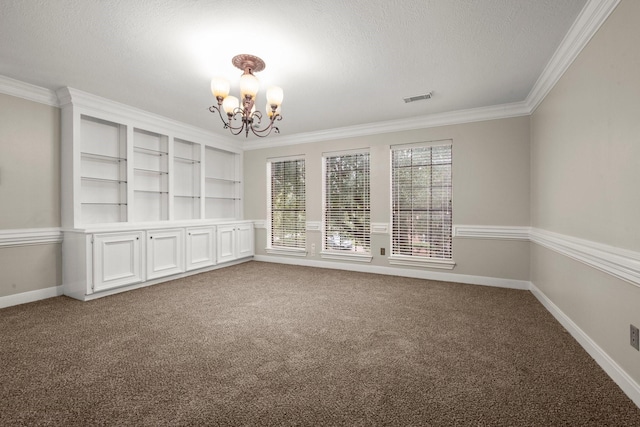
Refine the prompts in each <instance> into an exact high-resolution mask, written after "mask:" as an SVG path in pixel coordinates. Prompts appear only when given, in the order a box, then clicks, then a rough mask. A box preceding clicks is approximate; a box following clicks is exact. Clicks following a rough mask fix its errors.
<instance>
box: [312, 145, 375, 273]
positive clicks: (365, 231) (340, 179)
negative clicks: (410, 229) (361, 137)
mask: <svg viewBox="0 0 640 427" xmlns="http://www.w3.org/2000/svg"><path fill="white" fill-rule="evenodd" d="M370 222H371V213H370V202H369V153H368V152H362V151H360V152H347V153H331V154H328V155H325V156H324V197H323V230H322V231H323V248H322V249H323V252H327V251H328V252H332V253H333V254H334V256H335V255H336V254H342V255H343V256H346V255H349V254H362V255H365V254H370V253H371V245H370ZM329 257H330V256H329ZM362 260H365V261H366V260H369V261H370V260H371V257H370V256H369V257H368V259H366V258H363V259H362Z"/></svg>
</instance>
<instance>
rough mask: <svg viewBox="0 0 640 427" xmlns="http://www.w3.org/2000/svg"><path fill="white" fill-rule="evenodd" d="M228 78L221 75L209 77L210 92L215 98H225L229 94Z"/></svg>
mask: <svg viewBox="0 0 640 427" xmlns="http://www.w3.org/2000/svg"><path fill="white" fill-rule="evenodd" d="M229 87H230V85H229V80H227V79H223V78H221V77H214V78H213V79H211V93H213V96H215V97H216V98H218V97H219V98H222V99H224V98H226V97H227V95H229Z"/></svg>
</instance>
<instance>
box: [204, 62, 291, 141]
mask: <svg viewBox="0 0 640 427" xmlns="http://www.w3.org/2000/svg"><path fill="white" fill-rule="evenodd" d="M231 63H232V64H233V65H234V66H235V67H236V68H239V69H241V70H242V71H244V73H243V74H242V76H241V77H240V99H238V98H236V97H235V96H229V87H230V84H229V81H228V80H226V79H223V78H219V77H214V78H213V79H212V80H211V92H212V93H213V96H215V97H216V100H217V101H218V105H217V106H215V105H212V106H211V107H209V111H211V112H212V113H214V112H216V111H217V112H218V114H219V115H220V119H221V120H222V123H224V128H225V129H229V130H230V131H231V133H232V134H234V135H238V134H240V133H242V132H243V131H244V133H245V136H246V137H248V136H249V131H251V132H252V133H253V134H254V135H256V136H259V137H264V136H267V135H269V134H270V133H271V131H275V133H280V129H278V127H277V126H274V123H275V121H276V120H282V116H281V115H280V105H281V104H282V97H283V92H282V88H279V87H277V86H271V87H270V88H269V89H268V90H267V105H266V112H267V116H268V117H269V123H268V125H266V126H265V127H263V128H260V126H261V122H262V113H261V112H260V111H257V110H256V106H255V101H256V95H257V93H258V88H259V87H260V82H259V81H258V79H257V77H256V76H255V75H254V74H253V73H254V72H255V73H257V72H260V71H262V70H264V67H265V64H264V61H263V60H262V59H260V58H258V57H257V56H253V55H246V54H243V55H236V56H234V57H233V59H232V60H231ZM223 110H224V112H225V114H226V116H227V120H225V117H224V116H223V114H222V111H223Z"/></svg>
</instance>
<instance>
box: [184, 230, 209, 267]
mask: <svg viewBox="0 0 640 427" xmlns="http://www.w3.org/2000/svg"><path fill="white" fill-rule="evenodd" d="M214 234H215V227H201V228H187V238H186V243H187V245H186V246H187V251H186V252H187V259H186V262H187V271H191V270H196V269H198V268H203V267H209V266H212V265H215V263H216V251H215V242H214Z"/></svg>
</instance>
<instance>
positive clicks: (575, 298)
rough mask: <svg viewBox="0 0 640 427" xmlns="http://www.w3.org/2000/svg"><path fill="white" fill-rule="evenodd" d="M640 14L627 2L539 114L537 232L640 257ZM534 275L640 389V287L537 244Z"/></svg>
mask: <svg viewBox="0 0 640 427" xmlns="http://www.w3.org/2000/svg"><path fill="white" fill-rule="evenodd" d="M638 17H640V2H638V1H634V0H623V1H622V2H621V3H620V4H619V6H618V7H617V9H616V10H615V11H614V12H613V13H612V15H611V16H610V17H609V19H608V20H607V22H605V24H604V25H603V26H602V27H601V28H600V30H599V31H598V32H597V33H596V35H595V36H594V38H593V39H592V40H591V41H590V43H589V44H588V45H587V46H586V48H585V49H584V50H583V51H582V52H581V54H580V55H579V56H578V58H577V59H576V60H575V62H574V63H573V64H572V65H571V67H570V68H569V70H568V71H567V72H566V73H565V74H564V76H563V77H562V79H561V80H560V81H559V82H558V84H557V85H556V86H555V87H554V88H553V90H552V91H551V92H550V93H549V95H548V96H547V97H546V98H545V100H544V101H543V103H542V104H541V105H540V107H538V109H537V110H536V112H535V113H534V114H533V116H532V118H531V165H532V166H531V207H532V210H531V212H532V215H531V216H532V218H531V220H532V226H533V227H537V228H540V229H544V230H549V231H553V232H556V233H561V234H564V235H567V236H573V237H577V238H582V239H586V240H590V241H593V242H597V243H602V244H606V245H611V246H613V247H616V248H622V249H630V250H633V251H640V226H639V219H640V78H639V76H640V49H638V46H640V26H638V23H637V19H638ZM531 278H532V282H533V284H534V285H535V286H537V287H538V288H539V289H540V290H541V291H542V292H544V293H545V294H546V295H547V297H549V299H551V300H552V302H553V303H555V304H556V305H557V306H558V307H559V308H560V309H561V310H562V311H563V312H564V313H565V314H566V315H568V316H569V317H570V318H571V319H572V320H573V322H575V323H576V324H577V325H578V327H579V328H581V329H582V330H583V331H584V332H586V333H587V334H588V335H589V336H590V337H591V339H592V340H593V341H595V342H596V344H597V345H598V346H600V347H601V348H602V349H603V350H604V351H605V352H606V353H607V354H608V355H609V356H610V357H612V358H613V359H614V360H615V361H616V362H617V363H618V364H619V365H620V366H621V367H622V368H623V369H624V370H625V371H626V372H627V373H628V374H630V375H631V376H632V377H633V378H634V380H635V381H636V382H638V383H640V363H639V362H640V353H638V352H637V351H636V350H634V349H633V348H632V347H631V346H630V345H629V324H630V323H633V324H635V325H636V326H640V287H638V286H637V285H634V284H631V283H628V282H625V281H621V280H618V279H615V278H613V277H612V276H610V275H607V274H604V273H601V272H599V271H597V270H595V269H593V268H591V267H588V266H586V265H584V264H581V263H579V262H576V261H573V260H571V259H569V258H567V257H565V256H563V255H560V254H558V253H556V252H553V251H550V250H548V249H545V248H542V247H538V246H537V245H532V256H531Z"/></svg>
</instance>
